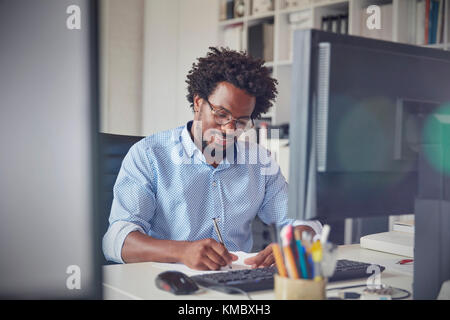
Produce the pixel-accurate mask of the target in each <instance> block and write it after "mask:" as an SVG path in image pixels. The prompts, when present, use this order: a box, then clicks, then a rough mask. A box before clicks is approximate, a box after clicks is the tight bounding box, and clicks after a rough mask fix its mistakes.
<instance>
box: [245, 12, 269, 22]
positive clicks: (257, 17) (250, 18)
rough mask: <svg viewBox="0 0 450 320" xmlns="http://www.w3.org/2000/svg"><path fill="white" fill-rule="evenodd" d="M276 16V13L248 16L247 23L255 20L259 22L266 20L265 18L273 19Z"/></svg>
mask: <svg viewBox="0 0 450 320" xmlns="http://www.w3.org/2000/svg"><path fill="white" fill-rule="evenodd" d="M274 16H275V12H274V11H269V12H264V13H260V14H256V15H250V16H247V21H253V20H259V19H265V18H271V17H274Z"/></svg>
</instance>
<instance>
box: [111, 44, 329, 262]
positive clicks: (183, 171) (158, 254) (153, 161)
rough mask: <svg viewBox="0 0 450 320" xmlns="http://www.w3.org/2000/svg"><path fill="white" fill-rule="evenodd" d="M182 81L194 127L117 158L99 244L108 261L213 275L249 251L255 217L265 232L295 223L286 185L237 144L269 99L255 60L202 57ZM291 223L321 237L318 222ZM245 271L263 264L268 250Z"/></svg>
mask: <svg viewBox="0 0 450 320" xmlns="http://www.w3.org/2000/svg"><path fill="white" fill-rule="evenodd" d="M187 78H188V79H187V81H186V82H187V84H188V92H189V93H188V95H187V98H188V101H189V102H190V103H191V107H192V108H193V111H194V120H193V121H190V122H188V123H187V125H185V126H182V127H178V128H176V129H173V130H168V131H165V132H161V133H157V134H154V135H152V136H149V137H146V138H144V139H142V140H141V141H140V142H138V143H136V144H135V145H134V146H133V147H132V148H131V149H130V151H129V152H128V154H127V155H126V157H125V158H124V161H123V163H122V167H121V169H120V172H119V175H118V177H117V180H116V183H115V185H114V200H113V204H112V208H111V215H110V219H109V221H110V226H109V229H108V231H107V233H106V234H105V236H104V239H103V251H104V253H105V257H106V258H107V259H108V260H112V261H116V262H139V261H158V262H181V263H184V264H185V265H187V266H188V267H191V268H193V269H199V270H216V269H219V268H220V267H222V266H225V265H228V264H230V263H231V262H232V261H233V260H236V259H237V256H235V255H234V254H232V253H230V252H229V251H228V250H230V251H246V252H249V251H250V250H251V248H252V241H253V240H252V234H251V223H252V221H253V220H254V218H255V216H256V215H258V216H259V217H260V218H261V219H262V221H264V222H265V223H267V224H271V223H276V224H277V225H279V226H283V225H286V224H288V223H294V222H295V221H293V220H290V219H287V217H286V215H287V183H286V180H285V179H284V177H283V176H282V174H281V172H280V170H279V167H278V165H277V164H276V163H275V162H274V161H273V159H271V158H270V157H269V156H268V152H267V150H265V149H263V148H262V147H260V146H259V145H257V144H256V143H249V142H248V141H247V142H245V141H244V142H243V141H241V140H239V141H238V140H237V138H238V136H239V135H240V134H242V133H243V132H245V131H248V130H249V129H250V128H252V126H253V119H255V118H258V117H259V116H260V115H261V114H263V113H265V112H267V111H268V110H269V108H270V107H271V106H272V101H273V100H274V99H275V97H276V94H277V90H276V83H277V81H276V80H275V79H273V78H271V77H270V71H269V70H268V69H267V68H266V67H264V66H263V61H262V60H259V59H253V58H252V57H250V56H248V55H247V54H245V53H242V52H236V51H232V50H228V49H224V48H221V49H217V48H210V52H209V53H208V54H207V56H206V57H204V58H199V59H198V63H197V64H194V65H193V68H192V70H191V71H190V72H189V74H188V76H187ZM274 169H275V170H274ZM213 218H219V229H220V232H221V234H222V236H223V240H224V243H225V246H223V245H222V244H220V243H219V239H218V237H217V234H216V232H215V229H214V224H213V220H212V219H213ZM296 224H297V226H296V228H299V229H301V230H302V231H309V232H311V233H312V234H313V235H314V234H318V233H320V231H321V225H320V223H318V222H309V223H306V222H304V223H302V222H299V221H296ZM244 262H245V263H247V264H249V265H251V266H252V267H260V266H269V265H272V264H273V263H274V258H273V255H272V250H271V247H270V246H268V247H267V248H265V249H264V250H262V251H261V252H259V253H258V254H257V255H255V256H254V257H252V258H249V259H247V260H245V261H244Z"/></svg>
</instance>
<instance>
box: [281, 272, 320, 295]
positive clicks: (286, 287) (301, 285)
mask: <svg viewBox="0 0 450 320" xmlns="http://www.w3.org/2000/svg"><path fill="white" fill-rule="evenodd" d="M274 281H275V283H274V286H275V299H277V300H325V299H326V294H325V285H326V281H325V280H321V281H314V280H306V279H290V278H285V277H281V276H280V275H278V274H275V278H274Z"/></svg>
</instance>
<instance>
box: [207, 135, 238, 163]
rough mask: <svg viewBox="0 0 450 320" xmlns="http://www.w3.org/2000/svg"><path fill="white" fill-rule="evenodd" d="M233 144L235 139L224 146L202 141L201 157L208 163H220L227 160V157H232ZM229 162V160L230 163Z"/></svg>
mask: <svg viewBox="0 0 450 320" xmlns="http://www.w3.org/2000/svg"><path fill="white" fill-rule="evenodd" d="M224 139H225V137H224ZM234 142H236V138H235V137H234V138H233V143H227V144H225V145H221V144H218V143H216V142H214V141H206V140H202V152H203V155H204V156H205V158H206V160H207V162H208V163H220V162H221V161H222V160H224V159H226V158H227V155H228V156H230V157H231V155H234ZM231 160H233V159H231ZM231 160H230V159H229V161H230V162H231Z"/></svg>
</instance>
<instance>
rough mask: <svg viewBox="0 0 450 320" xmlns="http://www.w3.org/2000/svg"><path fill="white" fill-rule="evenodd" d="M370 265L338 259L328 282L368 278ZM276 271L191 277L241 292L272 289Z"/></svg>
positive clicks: (203, 283) (216, 288)
mask: <svg viewBox="0 0 450 320" xmlns="http://www.w3.org/2000/svg"><path fill="white" fill-rule="evenodd" d="M370 265H371V264H369V263H363V262H357V261H351V260H338V261H337V264H336V269H335V271H334V274H333V276H332V277H331V278H329V279H328V282H335V281H342V280H353V279H359V278H368V277H369V276H370V275H371V273H366V271H367V268H368V267H369V266H370ZM377 266H378V267H379V268H380V272H383V271H384V269H385V267H383V266H380V265H377ZM276 272H277V269H276V267H275V266H273V267H265V268H256V269H243V270H233V271H226V272H214V273H205V274H200V275H196V276H192V277H191V278H192V280H194V281H195V282H196V283H197V284H198V285H199V286H202V287H206V288H210V289H214V290H217V291H223V292H226V293H239V292H241V291H245V292H252V291H261V290H272V289H273V286H274V280H273V278H274V274H275V273H276ZM236 288H237V289H236Z"/></svg>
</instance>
